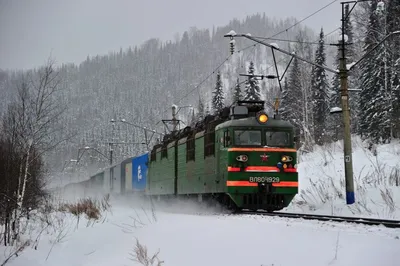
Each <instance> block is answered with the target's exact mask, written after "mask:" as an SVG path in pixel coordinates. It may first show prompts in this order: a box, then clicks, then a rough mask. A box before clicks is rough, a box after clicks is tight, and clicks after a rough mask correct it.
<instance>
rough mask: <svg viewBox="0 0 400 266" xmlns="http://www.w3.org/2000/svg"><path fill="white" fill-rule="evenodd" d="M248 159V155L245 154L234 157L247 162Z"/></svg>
mask: <svg viewBox="0 0 400 266" xmlns="http://www.w3.org/2000/svg"><path fill="white" fill-rule="evenodd" d="M248 159H249V157H247V155H239V156H238V157H236V160H237V161H239V162H247V160H248Z"/></svg>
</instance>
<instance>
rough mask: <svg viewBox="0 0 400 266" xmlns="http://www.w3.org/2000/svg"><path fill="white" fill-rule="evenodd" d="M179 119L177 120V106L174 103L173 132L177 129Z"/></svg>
mask: <svg viewBox="0 0 400 266" xmlns="http://www.w3.org/2000/svg"><path fill="white" fill-rule="evenodd" d="M177 124H178V121H177V120H176V106H175V105H172V132H175V131H176V127H177Z"/></svg>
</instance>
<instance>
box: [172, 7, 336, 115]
mask: <svg viewBox="0 0 400 266" xmlns="http://www.w3.org/2000/svg"><path fill="white" fill-rule="evenodd" d="M337 1H338V0H333V1H331V2H329V3H328V4H326V5H324V6H323V7H321V8H319V9H318V10H316V11H314V12H313V13H311V14H310V15H308V16H306V17H305V18H303V19H301V20H299V21H297V22H296V23H294V24H293V25H291V26H289V27H288V28H286V29H284V30H282V31H280V32H277V33H275V34H274V35H272V36H270V37H266V38H274V37H276V36H278V35H280V34H282V33H284V32H287V31H288V30H290V29H291V28H294V27H296V26H297V25H299V24H300V23H302V22H304V21H305V20H307V19H309V18H311V17H312V16H314V15H316V14H318V13H319V12H321V11H322V10H324V9H326V8H327V7H329V6H331V5H332V4H334V3H335V2H337ZM336 30H337V29H336ZM336 30H335V31H336ZM326 36H327V35H326ZM257 45H258V44H252V45H249V46H247V47H245V48H243V49H241V50H239V51H237V52H238V53H239V52H242V51H244V50H247V49H248V48H251V47H255V46H257ZM231 56H232V55H229V56H228V57H227V58H226V59H225V60H223V61H222V63H220V64H219V65H218V66H217V67H216V68H215V69H214V70H213V71H212V72H211V73H210V74H209V75H207V76H206V77H205V78H204V79H203V80H202V81H201V82H200V83H199V84H198V85H196V86H195V87H194V88H193V89H192V90H190V91H189V92H188V93H186V94H185V95H184V96H183V97H181V98H180V99H179V100H178V101H175V102H176V103H180V102H181V101H182V100H183V99H185V98H186V97H187V96H189V95H190V94H192V93H193V92H194V91H196V90H197V89H198V88H199V87H200V86H201V85H203V84H204V82H206V81H207V80H208V79H209V78H210V77H211V76H212V75H213V74H215V73H216V72H217V71H218V70H219V68H221V67H222V66H223V65H224V64H225V62H226V61H228V60H229V59H230V58H231ZM281 61H283V60H281ZM281 61H280V62H281ZM269 68H270V67H269ZM269 68H267V69H269ZM167 110H168V109H166V111H167Z"/></svg>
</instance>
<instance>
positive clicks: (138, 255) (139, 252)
mask: <svg viewBox="0 0 400 266" xmlns="http://www.w3.org/2000/svg"><path fill="white" fill-rule="evenodd" d="M159 253H160V251H158V252H156V253H154V254H153V255H152V256H149V254H148V251H147V247H146V246H144V245H142V244H140V242H139V240H138V239H136V246H135V248H134V250H133V253H131V256H132V260H134V261H136V262H139V263H140V264H141V265H143V266H161V265H162V264H163V263H164V261H161V260H160V259H159V258H158V254H159Z"/></svg>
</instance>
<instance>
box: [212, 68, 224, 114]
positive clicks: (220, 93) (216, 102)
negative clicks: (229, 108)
mask: <svg viewBox="0 0 400 266" xmlns="http://www.w3.org/2000/svg"><path fill="white" fill-rule="evenodd" d="M213 94H214V96H213V99H212V107H213V111H214V113H215V114H216V113H218V112H220V111H221V110H222V109H223V108H224V90H223V88H222V81H221V73H220V72H219V71H218V73H217V82H216V84H215V89H214V92H213Z"/></svg>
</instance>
